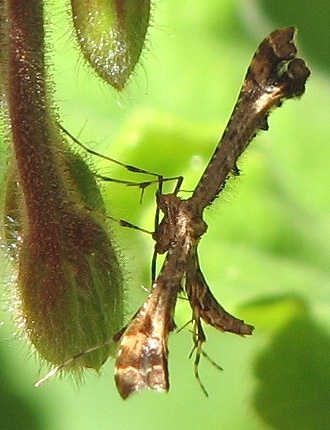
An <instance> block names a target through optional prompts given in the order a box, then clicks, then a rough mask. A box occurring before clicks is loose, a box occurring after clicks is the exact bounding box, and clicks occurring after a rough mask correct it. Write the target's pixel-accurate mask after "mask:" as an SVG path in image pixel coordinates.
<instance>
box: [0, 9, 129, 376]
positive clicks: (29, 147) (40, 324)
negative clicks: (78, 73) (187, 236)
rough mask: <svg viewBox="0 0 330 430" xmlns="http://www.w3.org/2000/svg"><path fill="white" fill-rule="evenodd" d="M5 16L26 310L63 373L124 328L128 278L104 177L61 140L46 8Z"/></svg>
mask: <svg viewBox="0 0 330 430" xmlns="http://www.w3.org/2000/svg"><path fill="white" fill-rule="evenodd" d="M5 12H6V14H5V13H4V14H3V15H0V30H1V29H5V30H6V31H2V30H1V34H2V36H3V37H2V43H1V45H0V58H1V59H3V63H1V65H0V67H1V73H0V86H2V87H3V91H2V93H3V97H4V103H3V106H5V108H6V112H5V113H4V116H5V125H6V128H5V132H6V135H7V140H8V144H9V145H8V148H9V154H10V157H9V163H8V166H7V168H8V173H7V176H6V189H5V198H4V220H5V229H6V233H5V236H6V238H7V242H9V250H10V255H11V258H12V260H13V262H14V265H15V267H16V269H17V281H16V285H15V293H16V311H17V314H18V322H19V325H20V326H21V328H22V329H23V331H24V333H25V334H26V335H27V337H28V339H29V340H30V341H31V343H32V344H33V345H34V347H35V349H36V350H37V351H38V353H39V355H40V357H41V358H42V359H44V360H46V361H48V362H49V363H51V364H54V365H57V364H60V363H62V362H63V361H64V360H66V359H67V358H69V357H71V356H73V355H76V354H79V352H81V351H84V350H86V349H88V348H89V347H91V346H94V345H95V344H98V343H102V342H104V341H105V340H108V339H109V338H111V337H112V336H113V335H114V334H115V333H116V332H117V331H118V330H119V329H120V328H121V326H122V322H123V277H122V273H121V268H120V264H119V261H118V258H117V255H116V249H115V247H114V245H113V243H112V239H111V234H110V233H109V231H108V228H107V225H106V217H105V211H104V207H103V201H102V197H101V194H100V191H99V188H98V186H97V183H96V182H95V178H94V175H93V173H92V172H91V170H90V169H89V167H88V165H87V164H86V162H85V161H84V160H83V158H82V157H81V156H79V155H78V154H75V153H73V152H72V151H71V150H70V148H69V147H68V144H67V142H66V141H65V138H64V136H62V134H61V132H60V128H59V125H58V118H57V115H56V109H55V108H54V106H53V103H52V91H51V88H50V87H49V85H48V83H47V77H48V73H47V70H46V65H45V59H44V51H45V46H44V35H45V31H44V25H43V23H44V17H43V2H42V0H25V1H24V2H22V1H21V0H8V1H7V2H6V10H5ZM5 27H6V28H5ZM110 353H111V347H109V346H106V347H104V348H101V349H99V350H97V351H94V352H91V353H90V354H87V355H83V356H82V357H81V358H80V359H79V360H76V361H74V362H73V363H72V365H71V370H81V369H82V367H85V366H87V367H92V368H94V369H99V368H100V366H101V365H102V364H103V362H104V361H105V360H106V359H107V357H108V356H109V354H110Z"/></svg>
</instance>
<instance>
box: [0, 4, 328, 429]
mask: <svg viewBox="0 0 330 430" xmlns="http://www.w3.org/2000/svg"><path fill="white" fill-rule="evenodd" d="M242 3H243V2H233V1H230V0H228V1H227V0H223V1H221V2H218V1H215V0H213V1H212V0H210V1H205V2H193V1H191V0H182V1H181V2H177V1H174V0H172V1H171V0H169V1H167V2H157V4H156V5H155V6H156V7H155V12H154V18H153V21H154V22H155V27H154V28H153V29H152V30H151V31H150V36H149V40H150V41H149V45H150V51H151V53H150V54H149V53H148V55H147V54H146V55H144V58H143V59H142V64H143V70H142V67H141V68H140V71H138V72H137V73H136V75H135V77H133V78H132V82H131V84H130V87H129V88H128V89H127V90H126V92H124V95H122V96H121V98H119V96H118V95H116V94H115V93H114V92H113V91H111V90H109V89H108V88H107V87H105V86H103V84H101V83H100V82H98V81H97V80H96V79H95V76H94V75H93V74H92V73H88V71H87V69H85V68H81V67H80V68H78V69H79V70H78V71H77V60H76V58H77V57H76V54H75V53H74V52H72V51H71V50H69V48H68V44H67V43H66V40H64V42H65V43H66V46H65V49H63V34H64V33H65V29H64V24H62V26H60V28H61V32H60V34H57V35H56V36H55V42H56V43H54V45H55V46H56V49H57V54H56V58H55V63H56V69H55V73H54V75H55V76H56V81H57V85H58V92H57V98H58V99H59V100H62V103H61V106H60V110H61V116H62V118H64V122H65V126H66V127H67V128H68V129H69V130H70V131H71V132H72V133H74V134H78V133H79V132H80V130H81V129H82V128H83V131H82V133H81V135H80V139H81V140H83V141H84V142H90V141H91V140H93V141H96V142H98V144H97V145H95V144H93V143H90V146H92V147H93V148H94V149H97V150H98V151H101V152H107V153H108V154H109V155H111V156H112V157H116V158H117V159H120V160H121V161H125V162H127V163H129V164H134V165H139V166H141V167H143V168H146V169H151V170H153V171H159V172H160V173H163V174H164V175H167V176H168V175H173V174H183V175H184V176H185V178H186V179H185V183H184V186H183V188H185V189H188V190H189V189H191V188H192V187H193V186H194V184H195V183H196V181H197V180H198V178H199V176H200V174H201V173H202V171H203V169H204V167H205V165H206V163H207V160H208V158H209V156H210V155H211V153H212V151H213V148H214V146H215V144H216V142H217V139H218V138H219V137H220V134H221V131H222V129H223V127H224V125H225V123H226V120H227V118H228V116H229V113H230V111H231V109H232V107H233V104H234V102H235V98H236V95H237V93H238V90H239V87H240V85H241V82H242V79H243V76H244V74H245V70H246V67H247V65H248V62H249V60H250V58H251V57H252V54H253V52H254V50H255V48H256V47H257V45H258V43H259V42H260V41H261V39H262V38H263V37H264V36H265V35H266V34H267V33H269V32H270V31H272V30H273V29H275V28H279V27H282V26H286V25H288V24H290V25H298V30H299V32H298V46H299V47H300V51H301V55H303V54H304V53H307V54H308V58H307V60H308V65H309V67H310V68H311V70H312V76H311V78H310V80H309V82H308V85H307V92H306V94H305V96H304V97H303V98H302V100H301V101H297V102H295V101H290V102H287V103H285V105H284V106H283V107H282V108H281V109H279V110H278V111H276V112H275V113H274V114H273V115H271V117H270V120H269V125H270V130H269V131H268V132H262V133H260V135H259V136H258V137H257V138H256V140H255V141H254V142H253V143H252V144H251V146H250V148H249V150H248V151H247V153H246V155H245V156H244V157H243V159H242V160H241V161H240V163H239V166H240V168H241V170H242V175H241V177H239V178H237V179H235V180H233V181H232V182H231V183H230V184H229V187H228V190H227V191H225V193H224V195H223V196H222V197H220V198H219V199H218V201H217V202H216V203H215V205H214V206H213V207H212V208H210V209H209V211H208V213H207V222H208V224H209V230H208V232H207V234H206V235H205V237H203V239H202V242H201V249H200V259H201V265H202V267H203V271H204V273H205V275H206V278H207V280H208V283H209V284H210V286H211V288H212V291H213V292H214V294H215V296H216V297H217V298H218V300H219V301H220V303H222V304H223V305H224V306H225V307H226V308H227V309H228V310H229V311H232V312H235V314H237V316H239V317H242V318H244V319H246V320H248V321H249V322H251V323H253V324H255V326H256V331H255V334H254V335H253V336H252V337H251V338H246V339H243V338H236V337H235V336H233V335H230V334H221V333H218V332H215V331H214V330H207V336H208V342H207V344H206V351H207V352H208V353H209V354H210V356H211V357H212V358H213V359H215V360H216V361H217V362H218V363H219V364H221V366H222V367H223V368H224V372H222V373H219V372H218V371H217V370H215V369H213V368H212V366H210V365H209V364H208V362H207V361H206V360H202V363H201V368H200V373H201V377H202V379H203V383H204V384H205V385H206V387H207V389H208V391H209V394H210V398H208V399H207V398H204V396H203V394H202V392H201V391H200V389H199V387H198V384H197V383H196V381H195V380H194V378H193V363H192V361H191V360H190V361H189V360H188V354H189V352H190V349H191V347H192V343H191V339H190V333H189V332H188V331H187V330H183V331H181V332H180V333H179V334H172V336H171V340H170V357H169V358H170V371H171V391H170V393H169V394H167V395H157V394H155V393H148V392H147V393H142V394H140V395H138V396H136V397H133V398H132V399H130V400H129V401H128V402H125V403H124V402H122V400H121V399H119V396H118V394H117V393H116V391H115V388H114V385H113V382H112V370H113V369H112V366H110V365H109V366H108V369H106V370H105V371H104V376H103V377H102V378H100V379H99V380H95V379H93V378H94V377H93V378H88V381H87V383H86V385H83V386H82V387H81V389H80V391H79V393H76V392H75V390H74V388H73V386H72V384H70V383H69V382H67V381H59V380H56V381H49V382H48V383H47V385H46V386H44V387H42V388H40V389H38V390H35V389H34V388H33V387H32V384H33V382H34V381H35V380H36V379H37V374H38V371H37V368H35V367H34V366H33V363H31V360H29V361H27V360H25V354H24V352H22V346H21V342H20V341H19V340H13V339H12V338H10V341H7V340H6V341H5V340H4V341H2V342H1V343H2V347H3V348H2V349H3V351H2V353H3V355H4V359H3V364H2V375H3V379H4V378H6V384H8V381H7V378H8V380H9V382H10V383H11V385H12V386H14V387H15V391H16V392H20V393H22V394H21V395H22V397H23V396H25V397H26V398H28V399H29V405H30V407H31V410H33V414H36V413H37V412H36V411H38V412H39V413H40V414H42V417H43V420H44V427H43V428H45V429H47V430H48V429H56V430H58V429H67V428H79V429H90V428H92V427H93V426H95V422H97V423H98V428H100V429H102V430H103V429H108V428H111V429H118V430H121V429H127V428H130V429H131V428H134V429H135V430H139V429H143V430H151V429H155V428H157V429H160V430H163V429H164V430H165V429H177V428H180V429H189V430H197V429H200V428H206V427H207V428H209V429H219V428H227V429H234V430H268V429H276V430H286V429H294V428H297V429H298V428H299V429H303V430H325V429H326V428H327V427H326V426H327V423H329V422H330V416H329V411H328V409H329V408H327V404H326V402H327V399H328V398H329V396H330V386H329V372H328V368H329V358H328V356H329V347H328V345H329V339H330V317H329V315H330V313H329V305H330V303H329V302H330V295H329V278H330V273H329V263H328V259H329V258H328V256H329V251H330V229H329V224H330V223H329V213H330V207H329V191H328V182H329V167H328V160H329V159H330V147H329V144H328V141H329V138H330V124H329V120H328V117H329V102H328V94H329V89H330V88H329V87H330V82H329V80H330V78H329V67H328V65H327V64H325V62H323V70H322V72H323V74H322V75H321V73H320V71H319V69H318V65H319V64H320V55H321V51H322V50H323V48H324V46H326V43H327V40H328V39H327V37H326V35H325V34H324V33H322V29H323V28H324V26H326V25H327V22H328V21H327V17H328V14H329V12H330V6H329V5H328V3H326V2H323V1H316V2H313V4H309V3H308V4H307V3H306V2H305V3H306V4H305V7H304V8H302V7H301V2H299V1H298V0H292V1H291V2H290V7H287V3H284V2H281V3H283V6H282V9H281V17H280V18H278V17H277V16H275V18H276V21H272V19H273V17H272V15H271V14H268V15H267V14H265V15H263V16H261V17H260V16H259V21H258V25H256V22H257V21H256V20H257V18H256V17H257V15H256V13H257V9H252V6H244V8H243V6H242ZM244 3H245V4H250V2H244ZM260 3H262V4H264V3H265V4H267V7H266V6H265V7H264V9H265V10H267V8H268V5H269V4H270V3H274V2H270V1H269V2H260ZM255 4H257V3H255ZM256 7H257V6H256ZM315 9H317V10H318V11H319V12H320V13H319V16H318V21H317V23H316V24H315V25H313V26H310V25H309V24H308V19H307V18H309V17H310V16H311V14H312V12H313V11H314V10H315ZM58 10H59V9H56V12H55V16H57V19H58V21H59V22H61V20H63V19H64V18H63V16H62V15H61V16H59V15H56V14H59V12H58ZM50 12H51V11H50ZM248 12H249V13H250V14H249V13H248ZM321 12H322V13H321ZM274 13H275V12H274ZM251 17H252V18H251ZM243 18H244V19H243ZM248 18H249V19H250V21H249V19H248ZM303 18H304V19H303ZM259 24H260V25H259ZM256 33H258V34H257V35H256ZM306 34H312V35H313V39H315V40H319V41H320V43H319V44H318V45H315V46H314V47H313V49H309V48H308V45H307V43H305V42H304V40H305V37H306V36H305V35H306ZM304 58H305V55H304ZM144 71H145V73H144ZM324 72H325V73H324ZM100 170H101V172H102V173H103V174H105V173H106V174H109V176H111V177H119V176H120V177H125V178H127V177H130V178H131V179H133V180H137V178H135V177H132V175H129V174H127V173H121V171H120V170H119V168H117V167H114V166H110V165H108V164H105V163H104V162H102V163H100ZM121 175H122V176H121ZM152 191H153V190H147V191H146V195H145V199H144V201H143V204H142V205H140V204H139V195H138V192H137V190H136V189H131V188H129V189H127V190H126V189H123V187H122V186H120V185H107V184H106V185H104V194H105V196H106V203H107V209H108V210H109V211H111V214H112V215H113V216H116V217H122V218H125V219H128V220H130V221H132V222H134V223H136V224H138V225H142V226H143V227H148V228H149V229H151V228H152V214H153V211H154V205H153V192H152ZM116 231H117V236H118V240H119V244H120V246H121V248H122V249H123V252H124V253H125V261H126V266H127V267H128V268H129V269H130V275H129V286H130V291H131V297H132V300H131V302H130V306H131V310H132V311H133V310H134V309H135V308H136V307H137V306H138V305H140V304H141V302H142V300H143V297H145V293H144V292H143V291H142V290H141V289H140V285H141V284H143V285H145V286H147V287H148V286H149V280H148V274H149V262H150V256H151V251H149V250H150V248H151V247H152V243H151V240H150V238H148V237H141V235H139V234H138V233H136V232H133V231H123V230H120V229H118V230H116ZM144 250H145V252H144ZM189 317H190V312H189V310H188V305H187V304H186V303H185V302H184V301H182V302H180V303H179V306H178V312H177V315H176V320H177V324H178V326H181V325H183V324H184V323H185V322H186V321H187V320H188V319H189ZM3 318H7V314H4V316H3ZM11 332H12V326H11V324H10V322H6V324H5V325H4V327H3V328H2V331H1V332H0V333H2V335H1V338H2V339H7V338H9V337H10V333H11ZM5 333H7V335H6V334H5ZM22 363H24V366H22ZM4 386H6V385H5V384H4ZM0 396H4V397H5V396H6V393H5V392H4V393H3V394H0ZM9 408H10V406H8V409H9ZM16 409H17V406H15V404H14V406H13V410H14V412H13V415H14V414H15V410H16ZM1 425H3V424H0V428H1ZM31 425H32V424H31ZM26 427H28V426H27V425H26ZM2 428H8V426H7V427H5V426H4V427H2Z"/></svg>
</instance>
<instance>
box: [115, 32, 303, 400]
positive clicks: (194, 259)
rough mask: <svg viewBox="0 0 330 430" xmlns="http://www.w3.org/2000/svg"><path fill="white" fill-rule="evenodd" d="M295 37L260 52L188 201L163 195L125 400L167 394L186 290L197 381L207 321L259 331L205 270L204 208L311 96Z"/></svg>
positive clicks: (275, 38) (123, 385)
mask: <svg viewBox="0 0 330 430" xmlns="http://www.w3.org/2000/svg"><path fill="white" fill-rule="evenodd" d="M293 36H294V29H293V28H285V29H282V30H277V31H274V32H273V33H272V34H271V35H270V36H269V37H268V38H266V39H265V40H264V41H263V42H262V43H261V45H260V46H259V49H258V51H257V52H256V54H255V56H254V57H253V59H252V62H251V65H250V67H249V69H248V72H247V75H246V78H245V81H244V84H243V88H242V90H241V92H240V95H239V98H238V102H237V104H236V106H235V108H234V112H233V114H232V116H231V119H230V120H229V123H228V125H227V127H226V130H225V132H224V134H223V136H222V139H221V140H220V142H219V144H218V146H217V147H216V149H215V151H214V154H213V156H212V158H211V161H210V163H209V164H208V166H207V167H206V169H205V171H204V173H203V175H202V177H201V179H200V181H199V182H198V184H197V186H196V189H195V190H194V192H193V194H192V196H191V197H190V198H188V199H187V200H181V199H180V198H179V197H177V196H176V194H168V195H158V207H159V208H160V209H161V210H162V212H163V213H164V218H163V220H162V222H161V223H160V224H159V226H158V228H157V229H156V231H155V233H154V239H155V240H156V245H155V248H156V251H157V252H158V253H165V252H166V253H167V256H166V260H165V263H164V266H163V268H162V269H161V271H160V273H159V275H158V277H157V279H156V281H155V282H154V284H153V289H152V291H151V293H150V295H149V297H148V299H147V301H146V302H145V303H144V305H143V306H142V307H141V309H140V310H139V311H138V313H137V314H136V315H135V317H133V319H132V321H131V323H130V324H129V326H128V328H127V330H126V331H125V332H124V334H123V337H122V340H121V344H120V347H119V352H118V356H117V360H116V371H115V379H116V384H117V388H118V390H119V392H120V394H121V395H122V397H123V398H126V397H128V396H129V395H130V394H131V393H133V392H136V391H140V390H142V389H145V388H151V389H155V390H158V391H159V390H163V391H167V390H168V388H169V381H168V368H167V338H168V334H169V331H170V330H171V329H172V328H173V327H174V323H173V312H174V306H175V302H176V297H177V295H178V293H179V291H180V290H181V289H185V291H186V292H187V295H188V299H189V302H190V305H191V308H192V320H193V322H194V324H195V330H194V342H195V346H196V350H197V354H198V355H197V357H196V361H195V364H196V369H195V374H196V376H197V378H198V379H199V377H198V369H197V365H198V362H199V354H200V353H201V351H202V350H201V346H202V343H203V342H205V340H206V338H205V334H204V332H203V329H202V325H201V320H203V321H204V322H206V323H207V324H210V325H212V326H213V327H214V328H216V329H219V330H221V331H229V332H232V333H236V334H240V335H250V334H252V332H253V327H252V326H251V325H248V324H245V323H244V321H241V320H239V319H237V318H235V317H234V316H232V315H230V314H229V313H228V312H227V311H226V310H225V309H224V308H223V307H222V306H221V305H220V304H219V303H218V302H217V301H216V299H215V298H214V296H213V295H212V293H211V291H210V289H209V287H208V285H207V283H206V280H205V278H204V276H203V274H202V272H201V269H200V266H199V261H198V254H197V248H198V243H199V239H200V237H201V236H202V235H203V234H204V233H205V231H206V229H207V226H206V224H205V222H204V221H203V217H202V216H203V211H204V209H205V208H206V207H207V206H209V205H210V204H211V203H212V202H213V201H214V199H215V198H216V197H217V196H218V194H219V193H220V192H221V190H222V189H223V187H224V185H225V182H226V179H227V178H228V176H229V175H230V173H231V172H235V171H237V167H236V162H237V159H238V158H239V156H240V155H241V154H242V153H243V151H244V150H245V149H246V147H247V146H248V144H249V142H250V141H251V139H252V138H253V137H254V136H255V134H256V133H257V132H258V131H259V130H260V129H263V130H264V129H267V128H268V125H267V116H268V114H269V112H270V110H271V109H272V108H273V107H276V106H278V105H279V104H280V103H281V102H282V101H283V100H284V99H289V98H292V97H297V96H300V95H302V94H303V92H304V89H305V82H306V79H307V78H308V76H309V74H310V72H309V70H308V68H307V67H306V65H305V63H304V61H303V60H301V59H297V58H295V55H296V48H295V46H294V44H293ZM201 385H202V384H201ZM202 388H203V390H204V391H205V389H204V387H203V386H202Z"/></svg>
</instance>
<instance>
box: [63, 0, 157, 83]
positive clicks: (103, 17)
mask: <svg viewBox="0 0 330 430" xmlns="http://www.w3.org/2000/svg"><path fill="white" fill-rule="evenodd" d="M71 7H72V14H73V22H74V27H75V29H76V34H77V39H78V42H79V45H80V48H81V50H82V52H83V54H84V56H85V58H86V59H87V60H88V62H89V63H90V65H91V66H92V67H93V69H94V70H95V71H96V72H97V74H98V75H99V76H100V77H101V78H102V79H104V80H105V81H106V82H108V83H109V84H111V85H112V86H113V87H114V88H116V89H117V90H122V89H123V88H124V86H125V84H126V82H127V80H128V78H129V77H130V75H131V73H132V72H133V70H134V67H135V65H136V64H137V62H138V60H139V58H140V54H141V51H142V48H143V45H144V41H145V37H146V33H147V29H148V25H149V18H150V0H121V1H118V0H92V1H88V2H86V1H81V0H71Z"/></svg>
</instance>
